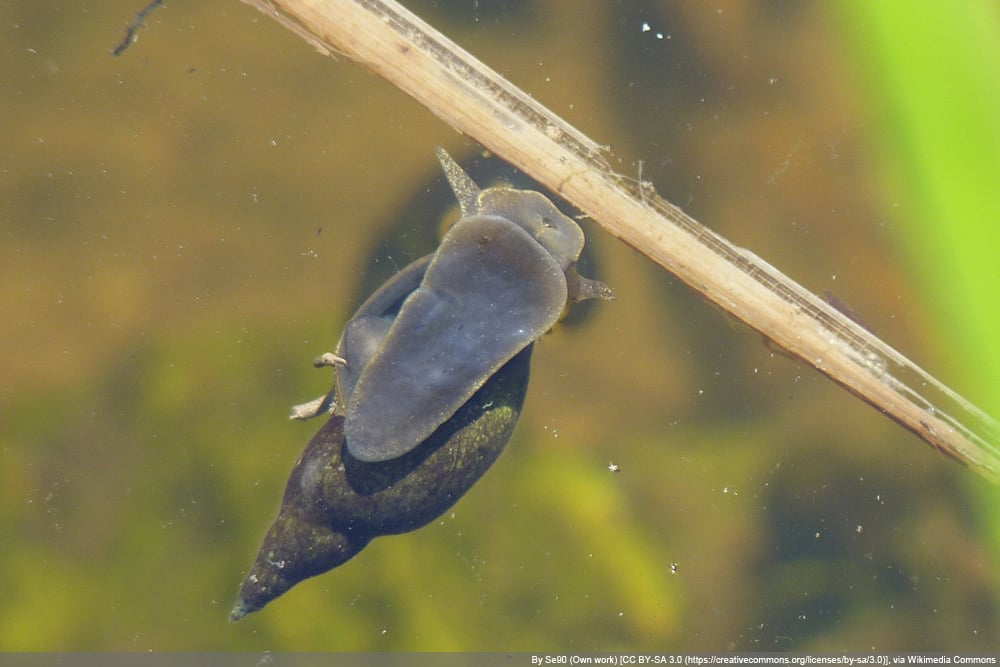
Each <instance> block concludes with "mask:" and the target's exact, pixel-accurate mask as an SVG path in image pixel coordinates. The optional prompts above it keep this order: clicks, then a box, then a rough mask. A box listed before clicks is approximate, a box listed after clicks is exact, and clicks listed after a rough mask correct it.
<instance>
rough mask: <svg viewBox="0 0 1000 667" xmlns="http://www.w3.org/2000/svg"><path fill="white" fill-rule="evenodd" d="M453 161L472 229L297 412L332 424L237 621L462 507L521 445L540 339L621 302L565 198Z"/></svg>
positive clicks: (345, 341) (419, 276)
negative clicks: (600, 273) (485, 177)
mask: <svg viewBox="0 0 1000 667" xmlns="http://www.w3.org/2000/svg"><path fill="white" fill-rule="evenodd" d="M438 157H439V158H440V160H441V163H442V166H443V168H444V170H445V174H446V175H447V177H448V180H449V182H450V183H451V185H452V188H453V190H454V191H455V194H456V196H457V198H458V200H459V204H460V206H461V211H462V217H461V219H460V220H459V221H458V222H457V223H456V224H455V225H454V226H453V227H452V228H451V230H449V232H448V233H447V234H446V235H445V237H444V239H443V240H442V242H441V245H440V247H439V248H438V250H437V251H436V252H435V253H433V254H432V255H429V256H427V257H424V258H423V259H420V260H417V261H416V262H413V263H412V264H410V265H409V266H407V267H406V268H405V269H403V270H402V271H400V272H399V273H397V274H396V275H395V276H394V277H393V278H391V279H390V280H389V281H387V282H386V283H385V284H384V285H383V286H382V287H381V288H379V289H378V290H377V291H376V292H375V293H374V294H373V295H372V296H371V297H370V298H369V299H368V300H367V301H365V303H364V304H362V306H361V307H360V308H359V309H358V311H357V312H356V313H355V314H354V316H353V317H352V318H351V319H350V320H349V321H348V323H347V325H346V326H345V329H344V333H343V335H342V336H341V339H340V341H339V343H338V345H337V352H336V354H335V355H327V356H328V357H329V358H330V359H332V360H333V361H331V362H329V363H335V364H336V365H337V383H336V387H335V388H334V390H333V391H331V392H330V394H329V395H328V396H326V397H325V398H323V399H317V401H314V402H313V403H311V404H309V405H310V406H311V407H310V414H304V413H301V412H299V413H296V416H299V417H303V416H310V415H311V414H313V413H322V412H330V413H332V414H331V416H330V417H329V419H328V421H327V422H326V424H325V425H324V426H323V427H322V428H321V429H320V431H319V433H317V434H316V435H315V436H314V437H313V439H312V440H311V441H310V442H309V444H308V446H307V447H306V449H305V451H304V452H303V454H302V455H301V457H300V458H299V460H298V462H297V463H296V464H295V467H294V468H293V470H292V473H291V476H290V478H289V480H288V484H287V485H286V488H285V494H284V497H283V499H282V504H281V508H280V510H279V513H278V517H277V518H276V520H275V522H274V524H273V525H272V526H271V528H270V529H269V530H268V532H267V535H266V536H265V538H264V541H263V544H262V546H261V548H260V551H259V553H258V556H257V559H256V561H255V562H254V565H253V567H252V568H251V570H250V573H249V574H248V575H247V577H246V579H245V580H244V582H243V584H242V586H241V588H240V595H239V600H238V601H237V604H236V606H235V607H234V609H233V611H232V614H231V617H232V618H233V619H234V620H239V619H240V618H243V617H244V616H245V615H246V614H247V613H250V612H252V611H256V610H258V609H260V608H261V607H263V606H264V605H265V604H267V603H268V602H269V601H271V600H273V599H275V598H276V597H278V596H279V595H281V594H282V593H284V592H285V591H287V590H288V589H289V588H291V587H292V586H294V585H295V584H296V583H298V582H299V581H302V580H303V579H305V578H307V577H311V576H315V575H317V574H321V573H322V572H325V571H327V570H330V569H332V568H334V567H337V566H339V565H341V564H343V563H344V562H346V561H347V560H349V559H350V558H352V557H353V556H355V555H356V554H357V553H358V552H360V551H361V550H362V549H363V548H364V547H365V545H367V544H368V542H370V541H371V540H372V539H374V538H375V537H377V536H379V535H389V534H395V533H402V532H407V531H410V530H414V529H416V528H419V527H420V526H422V525H425V524H426V523H428V522H429V521H432V520H433V519H434V518H436V517H438V516H440V515H441V513H443V512H444V511H445V510H447V509H448V508H449V507H451V506H452V505H453V504H454V503H455V502H457V501H458V499H459V498H461V497H462V495H464V494H465V492H466V491H468V490H469V489H470V488H471V487H472V485H473V484H474V483H475V482H476V481H477V480H478V479H479V478H480V477H481V476H482V475H483V474H484V473H485V472H486V470H487V469H488V468H489V467H490V466H491V465H492V464H493V462H494V461H495V460H496V459H497V457H498V456H499V455H500V453H501V452H502V451H503V449H504V447H505V446H506V444H507V441H508V440H509V439H510V436H511V434H512V433H513V430H514V426H515V425H516V423H517V419H518V417H519V416H520V412H521V407H522V405H523V402H524V397H525V394H526V392H527V387H528V376H529V371H530V358H531V350H532V346H533V344H534V342H535V341H536V340H537V339H538V338H540V337H541V336H542V335H543V334H544V333H545V332H546V331H548V330H549V329H550V328H551V327H552V326H553V325H554V324H555V323H556V322H557V321H558V319H559V316H560V314H561V313H562V312H563V310H564V309H565V308H566V306H567V304H569V303H572V302H575V301H580V300H583V299H589V298H594V297H599V298H611V292H610V290H609V289H608V288H607V287H606V286H604V285H603V284H602V283H599V282H597V281H593V280H588V279H586V278H583V277H581V276H579V274H577V272H576V268H575V265H576V261H577V259H578V258H579V256H580V252H581V251H582V249H583V245H584V236H583V231H582V230H581V229H580V227H579V226H578V225H577V224H576V223H575V222H574V221H573V220H572V219H570V218H569V217H567V216H565V215H564V214H562V213H561V212H560V211H559V210H558V209H557V208H556V207H555V205H553V204H552V202H551V201H549V200H548V199H547V198H546V197H544V196H543V195H541V194H539V193H537V192H532V191H525V190H516V189H513V188H504V187H495V188H488V189H486V190H480V189H479V188H478V186H476V185H475V183H473V182H472V180H471V179H470V178H469V177H468V175H467V174H466V173H465V172H464V171H463V170H462V169H461V167H459V166H458V165H457V164H456V163H455V162H454V161H453V160H452V159H451V157H450V156H448V155H447V153H445V152H444V151H443V150H439V151H438Z"/></svg>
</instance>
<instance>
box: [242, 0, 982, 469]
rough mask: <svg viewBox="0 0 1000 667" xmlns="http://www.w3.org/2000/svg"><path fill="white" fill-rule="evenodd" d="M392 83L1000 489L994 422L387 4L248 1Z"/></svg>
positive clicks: (387, 0)
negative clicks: (627, 174)
mask: <svg viewBox="0 0 1000 667" xmlns="http://www.w3.org/2000/svg"><path fill="white" fill-rule="evenodd" d="M243 2H245V3H247V4H250V5H252V6H254V7H257V8H258V9H260V10H261V11H263V12H264V13H265V14H267V15H269V16H272V17H275V18H277V19H278V20H279V21H280V22H281V23H282V24H283V25H285V26H286V27H289V28H290V29H292V30H293V31H294V32H296V34H298V35H300V36H302V37H303V38H304V39H306V40H307V41H308V42H310V43H311V44H312V45H313V46H314V47H316V48H318V49H320V50H321V51H324V52H327V53H329V52H330V51H333V52H336V53H340V54H343V55H345V56H346V57H348V58H350V59H352V60H354V61H357V62H359V63H361V64H363V65H365V66H366V67H368V68H369V69H371V70H372V71H373V72H375V73H376V74H378V75H379V76H382V77H383V78H385V79H387V80H388V81H389V82H391V83H392V84H394V85H396V86H397V87H399V88H400V89H402V90H403V91H404V92H406V93H407V94H409V95H410V96H412V97H413V98H414V99H416V100H417V101H418V102H420V103H421V104H423V105H424V106H426V107H427V108H428V109H430V110H431V111H432V112H433V113H435V114H436V115H437V116H438V117H440V118H441V119H442V120H444V121H445V122H447V123H448V124H449V125H451V126H452V127H454V128H455V129H457V130H458V131H460V132H462V133H464V134H466V135H468V136H470V137H472V138H473V139H475V140H476V141H478V142H480V143H481V144H482V145H484V146H486V147H487V148H489V149H490V150H491V151H493V152H494V153H496V154H497V155H498V156H500V157H502V158H503V159H505V160H506V161H508V162H509V163H511V164H512V165H514V166H516V167H517V168H519V169H521V170H522V171H524V172H525V173H527V174H529V175H530V176H532V177H534V178H535V179H536V180H538V181H539V182H541V183H543V184H545V185H546V186H547V187H549V188H550V189H551V190H552V191H554V192H557V193H558V194H559V195H560V196H562V197H564V198H565V199H566V200H567V201H569V202H571V203H573V204H574V205H575V206H577V207H578V208H579V209H580V210H581V211H583V212H584V213H586V214H587V215H588V216H590V217H591V218H592V219H593V220H594V221H596V222H597V223H598V224H600V225H601V226H602V227H603V228H604V230H605V231H607V232H608V233H610V234H612V235H614V236H616V237H618V238H619V239H621V240H623V241H625V242H626V243H628V244H629V245H631V246H632V247H634V248H636V249H637V250H638V251H639V252H641V253H643V254H644V255H646V256H647V257H649V258H650V259H652V260H653V261H655V262H657V263H658V264H660V265H661V266H662V267H663V268H665V269H667V270H668V271H670V272H671V273H673V274H674V275H675V276H677V277H678V278H680V279H681V280H683V281H684V282H685V283H686V284H687V285H688V286H689V287H691V288H692V289H693V290H695V291H696V292H698V293H700V294H701V295H703V296H704V297H705V298H706V299H708V300H709V301H712V302H713V303H715V304H717V305H718V306H720V307H721V308H723V309H724V310H726V311H727V312H728V313H730V314H731V315H733V316H734V317H736V318H738V319H739V320H741V321H743V322H744V323H746V324H747V325H748V326H750V327H752V328H753V329H755V330H757V331H759V332H760V333H761V334H763V335H764V336H766V337H767V338H768V339H770V340H771V341H772V342H773V343H774V344H776V345H778V346H779V347H781V348H782V349H784V350H786V351H787V352H788V353H790V354H792V355H794V356H796V357H798V358H800V359H802V360H804V361H805V362H806V363H808V364H810V365H811V366H813V367H814V368H816V369H817V370H819V371H820V372H821V373H824V374H825V375H827V376H829V377H830V378H832V379H833V380H834V381H835V382H837V383H839V384H840V385H841V386H843V387H844V388H846V389H847V390H848V391H850V392H851V393H853V394H855V395H856V396H858V397H860V398H861V399H863V400H865V401H867V402H868V403H870V404H872V405H873V406H875V407H876V408H877V409H879V410H880V411H882V412H884V413H885V414H886V415H888V416H889V417H890V418H892V419H894V420H895V421H897V422H898V423H899V424H901V425H903V426H904V427H906V428H907V429H909V430H910V431H912V432H913V433H915V434H917V435H918V436H919V437H920V438H922V439H923V440H925V441H926V442H927V443H929V444H930V445H932V446H933V447H935V448H937V449H938V450H939V451H941V452H943V453H945V454H947V455H948V456H950V457H953V458H955V459H957V460H958V461H960V462H962V463H964V464H965V465H966V466H968V467H969V468H971V469H973V470H975V471H976V472H978V473H979V474H981V475H983V476H984V477H986V478H988V479H990V480H991V481H994V482H997V481H1000V455H998V450H997V448H996V447H995V446H994V444H993V443H995V442H997V441H998V440H1000V428H998V426H997V424H996V422H995V421H994V420H993V419H991V418H990V417H989V416H988V415H986V414H985V413H983V412H982V411H981V410H979V409H978V408H976V407H975V406H974V405H972V404H971V403H969V402H968V401H966V400H965V399H963V398H962V397H961V396H959V395H958V394H957V393H956V392H954V391H952V390H951V389H950V388H948V387H947V386H945V385H944V384H943V383H941V382H939V381H938V380H936V379H935V378H933V377H932V376H930V375H929V374H928V373H927V372H926V371H924V370H923V369H921V368H920V367H919V366H917V365H916V364H914V363H913V362H911V361H910V360H909V359H907V358H906V357H904V356H903V355H902V354H900V353H899V352H897V351H896V350H895V349H893V348H892V347H891V346H889V345H888V344H886V343H885V342H883V341H882V340H881V339H880V338H878V337H877V336H875V335H874V334H872V333H871V332H869V331H867V330H866V329H865V328H863V327H862V326H860V325H859V324H857V323H856V322H854V321H853V320H851V319H850V318H849V317H847V316H845V315H844V314H842V313H841V312H839V311H838V310H836V309H835V308H833V307H831V306H830V305H829V304H827V303H826V302H825V301H823V300H822V299H821V298H819V297H817V296H816V295H814V294H812V293H810V292H809V291H808V290H806V289H805V288H804V287H802V286H801V285H799V284H798V283H796V282H795V281H794V280H792V279H791V278H789V277H787V276H785V275H784V274H783V273H781V272H780V271H778V270H777V269H776V268H774V267H773V266H771V265H770V264H768V263H767V262H765V261H764V260H762V259H760V258H759V257H757V256H756V255H754V254H753V253H752V252H749V251H747V250H745V249H743V248H739V247H737V246H734V245H733V244H731V243H729V242H728V241H726V240H725V239H724V238H722V237H721V236H719V235H718V234H716V233H715V232H713V231H711V230H710V229H708V228H707V227H705V226H703V225H701V224H700V223H698V222H697V221H696V220H694V219H693V218H691V217H690V216H688V215H687V214H685V213H684V212H683V211H681V210H680V209H679V208H677V207H676V206H674V205H672V204H670V203H669V202H667V201H666V200H664V199H662V198H661V197H659V196H658V195H657V194H656V193H655V192H654V191H653V190H652V188H651V186H650V185H649V184H647V183H636V182H635V181H633V180H631V179H627V178H625V177H624V176H621V175H619V174H617V173H615V172H614V171H613V170H612V169H611V168H610V166H609V162H608V160H607V157H606V156H608V151H607V150H606V149H604V148H603V147H601V146H600V145H598V144H597V143H596V142H594V141H593V140H591V139H590V138H588V137H587V136H585V135H584V134H583V133H581V132H580V131H579V130H577V129H576V128H574V127H573V126H571V125H570V124H569V123H567V122H566V121H564V120H563V119H561V118H559V117H558V116H557V115H556V114H554V113H552V112H551V111H549V110H548V109H546V108H545V107H544V106H542V105H541V104H539V103H538V102H536V101H535V100H534V99H533V98H531V97H530V96H529V95H527V94H526V93H524V92H523V91H521V90H520V89H518V88H517V87H515V86H514V85H513V84H511V83H509V82H508V81H507V80H505V79H504V78H503V77H501V76H500V75H499V74H497V73H496V72H494V71H493V70H491V69H490V68H488V67H487V66H486V65H484V64H483V63H481V62H479V61H478V60H476V59H475V58H474V57H473V56H472V55H470V54H469V53H467V52H466V51H464V50H463V49H462V48H460V47H459V46H457V45H456V44H454V43H453V42H452V41H451V40H449V39H448V38H447V37H445V36H444V35H442V34H441V33H440V32H438V31H437V30H435V29H434V28H433V27H431V26H429V25H428V24H426V23H425V22H423V21H422V20H420V19H419V18H418V17H416V16H415V15H413V14H412V13H411V12H409V11H408V10H406V9H405V8H403V7H401V6H400V5H399V4H398V3H396V2H394V1H393V0H273V2H269V1H268V0H243Z"/></svg>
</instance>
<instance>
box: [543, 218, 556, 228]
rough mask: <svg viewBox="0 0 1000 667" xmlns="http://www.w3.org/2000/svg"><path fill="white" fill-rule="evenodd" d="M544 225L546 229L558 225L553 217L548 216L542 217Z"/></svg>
mask: <svg viewBox="0 0 1000 667" xmlns="http://www.w3.org/2000/svg"><path fill="white" fill-rule="evenodd" d="M542 225H544V226H545V228H546V229H555V227H556V224H555V223H554V222H552V218H546V217H543V218H542Z"/></svg>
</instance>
